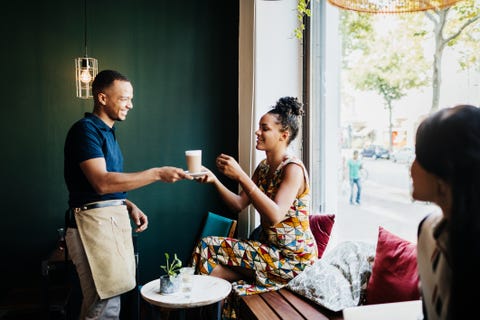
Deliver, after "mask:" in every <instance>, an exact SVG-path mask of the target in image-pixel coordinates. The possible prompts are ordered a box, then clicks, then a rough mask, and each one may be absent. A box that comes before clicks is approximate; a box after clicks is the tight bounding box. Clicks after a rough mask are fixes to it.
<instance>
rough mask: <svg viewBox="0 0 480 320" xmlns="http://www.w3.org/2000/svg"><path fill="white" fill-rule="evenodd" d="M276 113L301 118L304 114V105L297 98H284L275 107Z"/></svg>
mask: <svg viewBox="0 0 480 320" xmlns="http://www.w3.org/2000/svg"><path fill="white" fill-rule="evenodd" d="M274 109H275V111H276V113H279V114H287V115H295V116H301V115H303V114H304V112H303V104H302V103H301V102H300V101H298V99H297V98H295V97H282V98H280V99H278V101H277V104H276V105H275V106H274Z"/></svg>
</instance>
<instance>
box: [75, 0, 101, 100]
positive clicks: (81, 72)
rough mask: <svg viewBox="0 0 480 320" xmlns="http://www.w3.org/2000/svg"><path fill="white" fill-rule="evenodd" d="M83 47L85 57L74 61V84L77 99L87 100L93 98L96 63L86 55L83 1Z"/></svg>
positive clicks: (85, 19) (85, 0) (85, 21)
mask: <svg viewBox="0 0 480 320" xmlns="http://www.w3.org/2000/svg"><path fill="white" fill-rule="evenodd" d="M84 9H85V16H84V45H85V56H84V57H79V58H76V59H75V83H76V87H77V98H80V99H88V98H91V97H93V94H92V82H93V79H95V76H96V75H97V73H98V62H97V59H95V58H89V57H88V55H87V0H84Z"/></svg>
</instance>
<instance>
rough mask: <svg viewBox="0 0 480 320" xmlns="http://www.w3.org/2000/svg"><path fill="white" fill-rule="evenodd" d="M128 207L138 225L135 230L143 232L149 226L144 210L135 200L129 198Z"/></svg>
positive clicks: (131, 216)
mask: <svg viewBox="0 0 480 320" xmlns="http://www.w3.org/2000/svg"><path fill="white" fill-rule="evenodd" d="M127 209H128V213H129V214H130V218H131V219H132V220H133V223H135V225H136V226H137V228H136V229H135V230H134V231H135V232H142V231H145V230H146V229H147V228H148V217H147V215H146V214H145V213H143V211H142V210H140V209H139V208H138V207H137V206H136V205H135V204H134V203H133V202H131V201H129V200H127Z"/></svg>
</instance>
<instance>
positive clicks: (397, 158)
mask: <svg viewBox="0 0 480 320" xmlns="http://www.w3.org/2000/svg"><path fill="white" fill-rule="evenodd" d="M391 159H392V160H393V162H399V163H411V162H412V161H413V160H414V159H415V149H414V148H411V147H403V148H401V149H398V150H396V151H394V152H392V155H391Z"/></svg>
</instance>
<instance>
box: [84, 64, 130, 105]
mask: <svg viewBox="0 0 480 320" xmlns="http://www.w3.org/2000/svg"><path fill="white" fill-rule="evenodd" d="M115 80H121V81H127V82H130V80H128V78H127V77H126V76H124V75H123V74H121V73H120V72H118V71H115V70H102V71H100V72H99V73H98V74H97V75H96V76H95V79H94V80H93V82H92V93H93V97H94V99H97V96H98V94H99V93H100V92H102V91H104V90H105V89H106V88H108V87H110V86H111V85H112V83H113V82H114V81H115Z"/></svg>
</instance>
